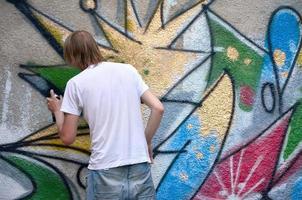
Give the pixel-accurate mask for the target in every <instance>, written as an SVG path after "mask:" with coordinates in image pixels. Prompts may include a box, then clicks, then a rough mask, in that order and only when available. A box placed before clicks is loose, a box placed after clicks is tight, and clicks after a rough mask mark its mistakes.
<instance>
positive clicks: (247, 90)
mask: <svg viewBox="0 0 302 200" xmlns="http://www.w3.org/2000/svg"><path fill="white" fill-rule="evenodd" d="M240 101H241V102H242V103H243V104H245V105H247V106H252V105H253V103H254V91H253V89H252V88H251V87H250V86H242V87H241V88H240Z"/></svg>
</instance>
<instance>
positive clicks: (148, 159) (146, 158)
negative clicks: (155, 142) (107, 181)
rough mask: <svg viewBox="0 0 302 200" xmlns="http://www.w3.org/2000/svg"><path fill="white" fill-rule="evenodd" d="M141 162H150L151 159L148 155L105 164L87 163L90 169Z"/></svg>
mask: <svg viewBox="0 0 302 200" xmlns="http://www.w3.org/2000/svg"><path fill="white" fill-rule="evenodd" d="M143 162H148V163H151V160H150V158H149V157H143V158H139V159H137V158H136V159H127V160H118V161H115V162H111V163H105V164H89V165H88V169H90V170H100V169H109V168H114V167H120V166H124V165H132V164H138V163H143Z"/></svg>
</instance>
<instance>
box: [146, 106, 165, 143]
mask: <svg viewBox="0 0 302 200" xmlns="http://www.w3.org/2000/svg"><path fill="white" fill-rule="evenodd" d="M162 116H163V110H156V109H151V114H150V117H149V120H148V123H147V126H146V129H145V135H146V140H147V143H148V144H151V140H152V138H153V136H154V134H155V132H156V130H157V129H158V127H159V124H160V121H161V118H162Z"/></svg>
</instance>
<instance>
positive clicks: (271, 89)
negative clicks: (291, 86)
mask: <svg viewBox="0 0 302 200" xmlns="http://www.w3.org/2000/svg"><path fill="white" fill-rule="evenodd" d="M266 88H269V90H270V92H271V97H272V101H273V105H272V106H271V109H269V108H268V107H267V105H266V103H265V98H264V93H265V90H266ZM261 103H262V107H263V108H264V110H265V111H266V112H267V113H273V112H274V110H275V107H276V90H275V87H274V84H273V83H271V82H266V83H264V84H263V85H262V88H261Z"/></svg>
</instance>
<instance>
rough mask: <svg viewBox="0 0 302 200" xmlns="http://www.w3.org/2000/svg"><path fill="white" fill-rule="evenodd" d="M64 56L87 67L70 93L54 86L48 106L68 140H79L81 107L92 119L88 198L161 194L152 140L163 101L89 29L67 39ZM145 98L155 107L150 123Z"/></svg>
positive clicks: (69, 85) (71, 84) (72, 83)
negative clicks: (105, 52)
mask: <svg viewBox="0 0 302 200" xmlns="http://www.w3.org/2000/svg"><path fill="white" fill-rule="evenodd" d="M64 58H65V60H66V62H67V63H69V64H71V65H73V66H76V67H78V68H80V69H81V70H82V71H81V73H79V74H78V75H76V76H75V77H73V78H72V79H70V80H69V81H68V83H67V85H66V88H65V93H64V99H62V97H60V98H59V99H58V98H57V95H56V94H55V93H54V92H53V90H51V91H50V95H51V96H50V97H49V98H47V100H48V108H49V110H50V111H52V112H53V113H54V116H55V118H56V124H57V126H58V130H59V136H60V138H61V140H62V141H63V143H64V144H66V145H70V144H72V143H73V142H74V140H75V137H76V133H77V125H78V119H79V116H80V115H81V113H83V116H84V118H85V120H86V121H87V122H88V124H89V128H90V137H91V156H90V160H89V165H88V171H89V173H88V176H87V188H86V191H87V199H88V200H91V199H142V198H143V199H155V189H154V185H153V181H152V177H151V171H150V163H151V162H152V147H151V140H152V137H153V135H154V133H155V132H156V130H157V128H158V126H159V124H160V121H161V118H162V115H163V111H164V108H163V105H162V103H161V102H160V101H159V100H158V98H157V97H156V96H154V95H153V94H152V93H151V92H150V90H149V89H148V86H147V85H146V84H145V83H144V81H143V80H142V78H141V76H140V75H139V73H138V72H137V70H136V69H135V68H134V67H133V66H131V65H129V64H122V63H113V62H102V59H103V58H102V56H101V54H100V51H99V49H98V46H97V44H96V42H95V40H94V39H93V37H92V36H91V35H90V34H89V33H88V32H86V31H76V32H73V33H72V34H71V35H70V36H69V37H68V38H67V39H66V41H65V44H64ZM141 101H142V102H143V103H145V104H146V105H147V106H148V107H150V109H151V114H150V117H149V120H148V123H147V126H146V128H145V129H144V126H143V121H142V116H141V110H140V104H141Z"/></svg>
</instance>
